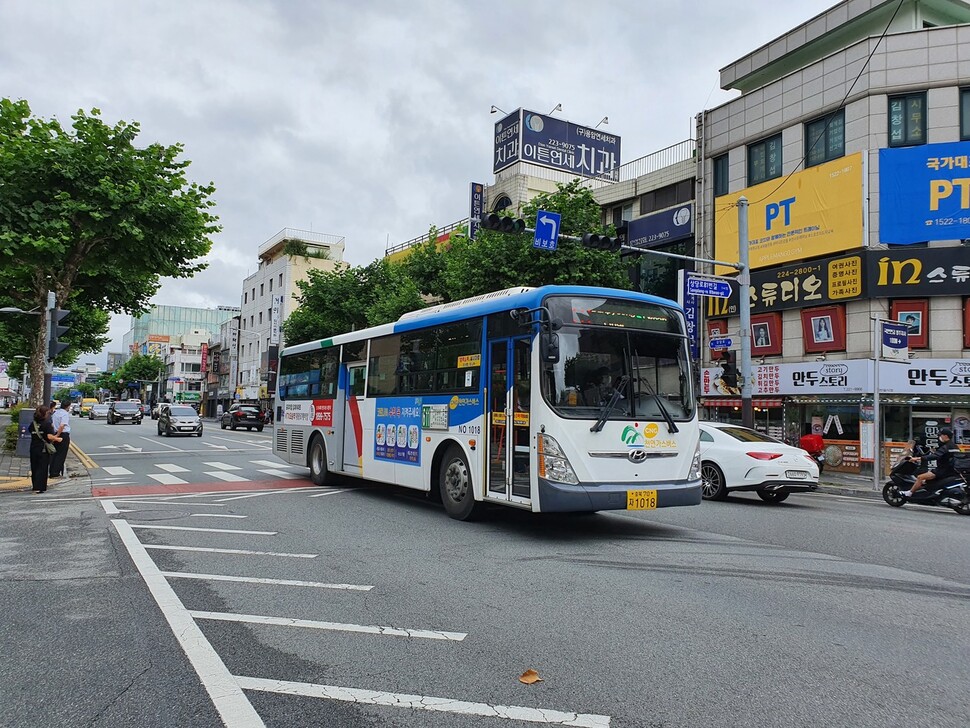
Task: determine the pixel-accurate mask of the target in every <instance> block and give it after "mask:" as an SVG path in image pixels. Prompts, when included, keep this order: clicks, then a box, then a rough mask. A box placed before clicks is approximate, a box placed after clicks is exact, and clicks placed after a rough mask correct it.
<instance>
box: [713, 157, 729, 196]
mask: <svg viewBox="0 0 970 728" xmlns="http://www.w3.org/2000/svg"><path fill="white" fill-rule="evenodd" d="M729 169H730V168H729V167H728V155H726V154H722V155H721V156H720V157H714V196H715V197H720V196H721V195H726V194H727V193H728V188H729V185H728V174H730V172H729Z"/></svg>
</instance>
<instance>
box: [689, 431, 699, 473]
mask: <svg viewBox="0 0 970 728" xmlns="http://www.w3.org/2000/svg"><path fill="white" fill-rule="evenodd" d="M700 479H701V442H700V440H698V441H697V447H695V448H694V459H693V460H691V462H690V473H689V474H688V475H687V480H700Z"/></svg>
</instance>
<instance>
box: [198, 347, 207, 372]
mask: <svg viewBox="0 0 970 728" xmlns="http://www.w3.org/2000/svg"><path fill="white" fill-rule="evenodd" d="M208 363H209V345H208V344H203V345H202V365H201V366H200V367H199V368H200V369H201V370H202V371H208V369H209V367H207V366H206V364H208Z"/></svg>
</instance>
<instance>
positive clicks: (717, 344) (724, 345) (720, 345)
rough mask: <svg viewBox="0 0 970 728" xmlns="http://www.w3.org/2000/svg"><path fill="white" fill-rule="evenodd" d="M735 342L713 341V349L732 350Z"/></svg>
mask: <svg viewBox="0 0 970 728" xmlns="http://www.w3.org/2000/svg"><path fill="white" fill-rule="evenodd" d="M733 343H734V341H733V340H731V339H711V348H712V349H714V350H715V351H718V350H720V349H730V348H731V344H733Z"/></svg>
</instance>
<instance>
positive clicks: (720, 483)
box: [701, 462, 728, 500]
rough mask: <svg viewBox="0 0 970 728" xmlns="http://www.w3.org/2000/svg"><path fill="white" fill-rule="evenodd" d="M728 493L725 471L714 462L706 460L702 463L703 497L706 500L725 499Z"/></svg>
mask: <svg viewBox="0 0 970 728" xmlns="http://www.w3.org/2000/svg"><path fill="white" fill-rule="evenodd" d="M727 494H728V491H727V485H725V483H724V473H723V472H721V469H720V468H719V467H717V465H715V464H714V463H712V462H704V463H703V464H702V465H701V497H702V498H704V500H724V499H725V498H727Z"/></svg>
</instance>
